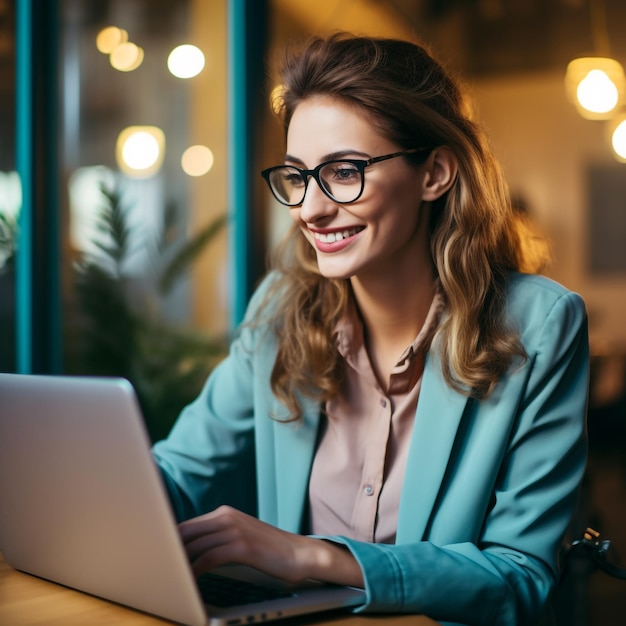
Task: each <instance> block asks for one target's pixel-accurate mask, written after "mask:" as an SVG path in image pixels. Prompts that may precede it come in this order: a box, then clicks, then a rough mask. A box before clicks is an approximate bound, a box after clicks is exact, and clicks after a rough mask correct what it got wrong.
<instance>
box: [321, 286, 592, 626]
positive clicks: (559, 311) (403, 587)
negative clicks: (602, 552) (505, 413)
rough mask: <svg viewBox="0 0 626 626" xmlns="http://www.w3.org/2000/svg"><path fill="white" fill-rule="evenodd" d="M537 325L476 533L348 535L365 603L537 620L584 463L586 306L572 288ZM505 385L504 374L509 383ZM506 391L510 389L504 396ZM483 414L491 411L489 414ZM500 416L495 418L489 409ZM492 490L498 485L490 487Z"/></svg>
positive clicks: (371, 607)
mask: <svg viewBox="0 0 626 626" xmlns="http://www.w3.org/2000/svg"><path fill="white" fill-rule="evenodd" d="M542 319H543V324H542V325H541V324H540V325H539V328H538V329H536V330H533V331H532V332H530V335H532V337H530V339H528V337H526V338H525V337H524V333H523V337H522V341H525V339H527V340H528V341H532V345H530V344H529V343H526V344H525V345H526V349H527V352H528V361H527V364H526V366H525V367H524V368H520V369H519V370H518V371H516V372H512V373H510V374H509V375H510V376H511V377H513V376H525V377H526V380H525V384H524V385H523V386H522V388H523V393H522V394H521V396H520V395H519V394H518V395H517V396H516V397H511V398H507V400H506V401H509V402H512V403H515V404H516V407H514V409H513V410H512V414H513V416H514V422H513V425H512V428H511V434H510V437H509V440H508V447H507V450H506V452H505V455H504V457H503V462H502V464H501V467H500V470H499V472H498V476H497V478H496V481H495V489H494V491H493V493H492V495H491V508H490V510H489V511H483V512H480V511H468V512H467V515H468V516H474V515H480V516H483V519H484V522H483V525H482V530H481V532H480V536H479V538H478V541H459V542H451V543H449V544H446V545H435V544H434V543H432V542H430V541H427V540H425V541H422V542H418V543H413V544H406V545H382V544H368V543H363V542H358V541H354V540H351V539H347V538H345V537H328V538H327V539H330V540H333V541H337V542H339V543H342V544H344V545H345V546H347V548H348V549H349V550H350V551H351V552H352V554H353V555H354V556H355V558H356V559H357V561H358V562H359V564H360V565H361V567H362V570H363V573H364V578H365V586H366V592H367V602H366V604H365V605H363V606H362V607H360V608H359V609H358V610H359V611H375V612H415V613H423V614H426V615H429V616H430V617H432V618H434V619H436V620H439V621H442V622H458V623H462V624H468V625H474V624H475V625H480V626H487V625H493V626H496V625H497V626H521V625H522V624H523V625H528V626H530V625H535V624H537V623H539V621H540V615H541V613H542V611H543V610H544V608H545V605H546V603H547V599H548V597H549V594H550V592H551V590H552V588H553V587H554V584H555V581H556V579H557V577H558V552H559V547H560V546H561V544H562V541H563V537H564V534H565V532H566V530H567V526H568V524H569V522H570V519H571V515H572V512H573V510H574V507H575V504H576V499H577V492H578V488H579V485H580V482H581V480H582V476H583V473H584V469H585V463H586V454H587V442H586V429H585V416H586V406H587V391H588V365H589V351H588V337H587V318H586V313H585V307H584V304H583V302H582V300H581V299H580V297H579V296H577V295H576V294H573V293H570V292H565V293H564V295H562V296H561V297H559V298H557V299H556V302H555V303H554V305H553V306H552V307H551V309H550V311H549V313H548V314H547V316H546V314H545V312H544V314H543V316H542ZM503 385H506V382H504V383H503ZM504 397H506V396H504ZM483 417H484V416H483ZM487 417H495V416H487ZM489 488H490V489H491V487H489Z"/></svg>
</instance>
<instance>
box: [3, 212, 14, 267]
mask: <svg viewBox="0 0 626 626" xmlns="http://www.w3.org/2000/svg"><path fill="white" fill-rule="evenodd" d="M16 245H17V219H15V218H12V217H9V216H7V215H5V214H4V213H0V271H2V270H3V269H5V268H6V269H12V268H13V266H14V265H15V246H16Z"/></svg>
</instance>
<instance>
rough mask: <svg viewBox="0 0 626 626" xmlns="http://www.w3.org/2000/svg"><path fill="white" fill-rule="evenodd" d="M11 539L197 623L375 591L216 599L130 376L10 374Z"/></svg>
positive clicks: (0, 480) (19, 550)
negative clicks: (198, 575)
mask: <svg viewBox="0 0 626 626" xmlns="http://www.w3.org/2000/svg"><path fill="white" fill-rule="evenodd" d="M0 551H2V553H3V556H4V558H5V560H6V561H7V562H8V563H9V564H11V565H12V566H13V567H15V568H16V569H19V570H22V571H25V572H28V573H30V574H34V575H36V576H40V577H42V578H46V579H48V580H52V581H55V582H58V583H61V584H63V585H66V586H68V587H72V588H75V589H78V590H81V591H85V592H87V593H90V594H93V595H97V596H100V597H103V598H106V599H108V600H111V601H114V602H117V603H120V604H124V605H127V606H130V607H133V608H136V609H139V610H142V611H145V612H148V613H152V614H155V615H159V616H161V617H164V618H166V619H169V620H172V621H175V622H179V623H183V624H189V625H193V626H196V625H204V624H206V623H207V622H210V623H211V624H215V625H218V624H224V625H226V624H236V623H244V621H245V622H247V623H253V622H254V621H266V620H268V619H273V618H278V617H285V616H288V615H298V614H303V613H309V612H316V611H321V610H327V609H331V608H338V607H342V606H351V605H354V604H359V603H362V602H363V601H364V595H363V594H364V592H363V591H362V590H356V589H352V588H347V587H336V586H323V587H319V586H315V587H313V588H307V589H304V590H297V591H296V592H295V593H294V594H292V595H290V597H288V598H283V599H280V600H273V601H272V602H271V603H269V602H267V603H259V602H255V603H254V604H246V605H243V606H230V607H228V608H218V607H215V606H211V607H207V606H206V605H205V604H204V603H203V601H202V599H201V597H200V593H199V591H198V587H197V584H196V581H195V579H194V576H193V573H192V571H191V568H190V566H189V563H188V561H187V557H186V554H185V551H184V548H183V546H182V542H181V540H180V538H179V535H178V530H177V527H176V522H175V519H174V516H173V513H172V510H171V507H170V505H169V501H168V499H167V495H166V493H165V490H164V487H163V485H162V482H161V477H160V475H159V472H158V469H157V467H156V464H155V462H154V459H153V458H152V454H151V451H150V441H149V438H148V435H147V432H146V429H145V426H144V422H143V419H142V417H141V412H140V409H139V405H138V402H137V399H136V396H135V393H134V390H133V388H132V386H131V385H130V383H129V382H128V381H127V380H125V379H120V378H92V377H69V376H67V377H66V376H36V375H18V374H0ZM244 569H245V568H244ZM248 573H249V572H248ZM227 574H228V575H232V576H235V577H242V578H245V577H246V575H245V574H244V575H241V576H240V575H239V573H238V569H237V568H231V570H230V571H228V572H227ZM254 574H255V578H257V582H260V580H259V576H260V574H259V573H256V572H255V573H254ZM239 619H241V620H243V621H241V622H239V621H238V620H239Z"/></svg>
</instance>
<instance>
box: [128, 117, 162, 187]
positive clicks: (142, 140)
mask: <svg viewBox="0 0 626 626" xmlns="http://www.w3.org/2000/svg"><path fill="white" fill-rule="evenodd" d="M164 153H165V134H164V133H163V131H162V130H161V129H160V128H157V127H156V126H129V127H128V128H125V129H124V130H123V131H122V132H121V133H120V134H119V136H118V138H117V145H116V156H117V163H118V165H119V167H120V169H121V170H122V171H123V172H124V173H125V174H127V175H129V176H131V177H133V178H147V177H149V176H152V175H154V174H155V173H156V172H158V171H159V169H160V168H161V165H162V163H163V156H164Z"/></svg>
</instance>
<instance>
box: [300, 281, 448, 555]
mask: <svg viewBox="0 0 626 626" xmlns="http://www.w3.org/2000/svg"><path fill="white" fill-rule="evenodd" d="M442 310H443V297H442V296H441V294H440V293H439V291H438V292H437V293H436V295H435V297H434V299H433V302H432V304H431V307H430V310H429V313H428V315H427V317H426V321H425V323H424V326H423V327H422V329H421V330H420V332H419V334H418V335H417V337H416V338H415V340H414V341H413V342H412V343H411V345H409V346H408V347H407V349H406V350H405V351H404V352H403V353H402V355H401V356H400V359H399V360H398V362H397V364H396V366H395V368H394V370H393V371H392V373H391V376H390V378H389V381H388V384H387V389H386V390H385V389H381V386H380V384H379V383H378V381H377V379H376V376H375V374H374V371H373V369H372V366H371V363H370V360H369V356H368V354H367V350H366V348H365V344H364V338H363V325H362V323H361V320H360V318H359V315H358V313H357V311H356V307H355V306H354V305H353V306H352V308H351V310H350V311H348V312H347V314H346V315H345V316H344V318H343V319H342V320H341V321H340V323H339V324H338V326H337V331H336V337H337V348H338V350H339V352H340V353H341V355H342V356H343V358H344V359H345V361H346V365H347V367H346V379H345V384H344V387H343V389H342V390H341V393H340V395H339V396H338V397H337V398H335V399H333V400H332V401H330V402H328V403H327V405H326V417H323V418H322V426H321V432H320V440H319V444H318V449H317V452H316V454H315V459H314V461H313V467H312V471H311V478H310V482H309V511H310V532H311V533H312V534H319V535H345V536H348V537H352V538H354V539H357V540H361V541H369V542H377V543H394V542H395V538H396V527H397V520H398V507H399V504H400V491H401V488H402V482H403V479H404V470H405V467H406V458H407V454H408V450H409V443H410V439H411V432H412V430H413V421H414V418H415V411H416V408H417V400H418V397H419V391H420V386H421V379H422V373H423V370H424V359H425V354H426V352H427V350H428V348H429V346H430V342H431V340H432V337H433V335H434V333H435V330H436V328H437V324H438V322H439V318H440V315H441V312H442Z"/></svg>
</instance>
